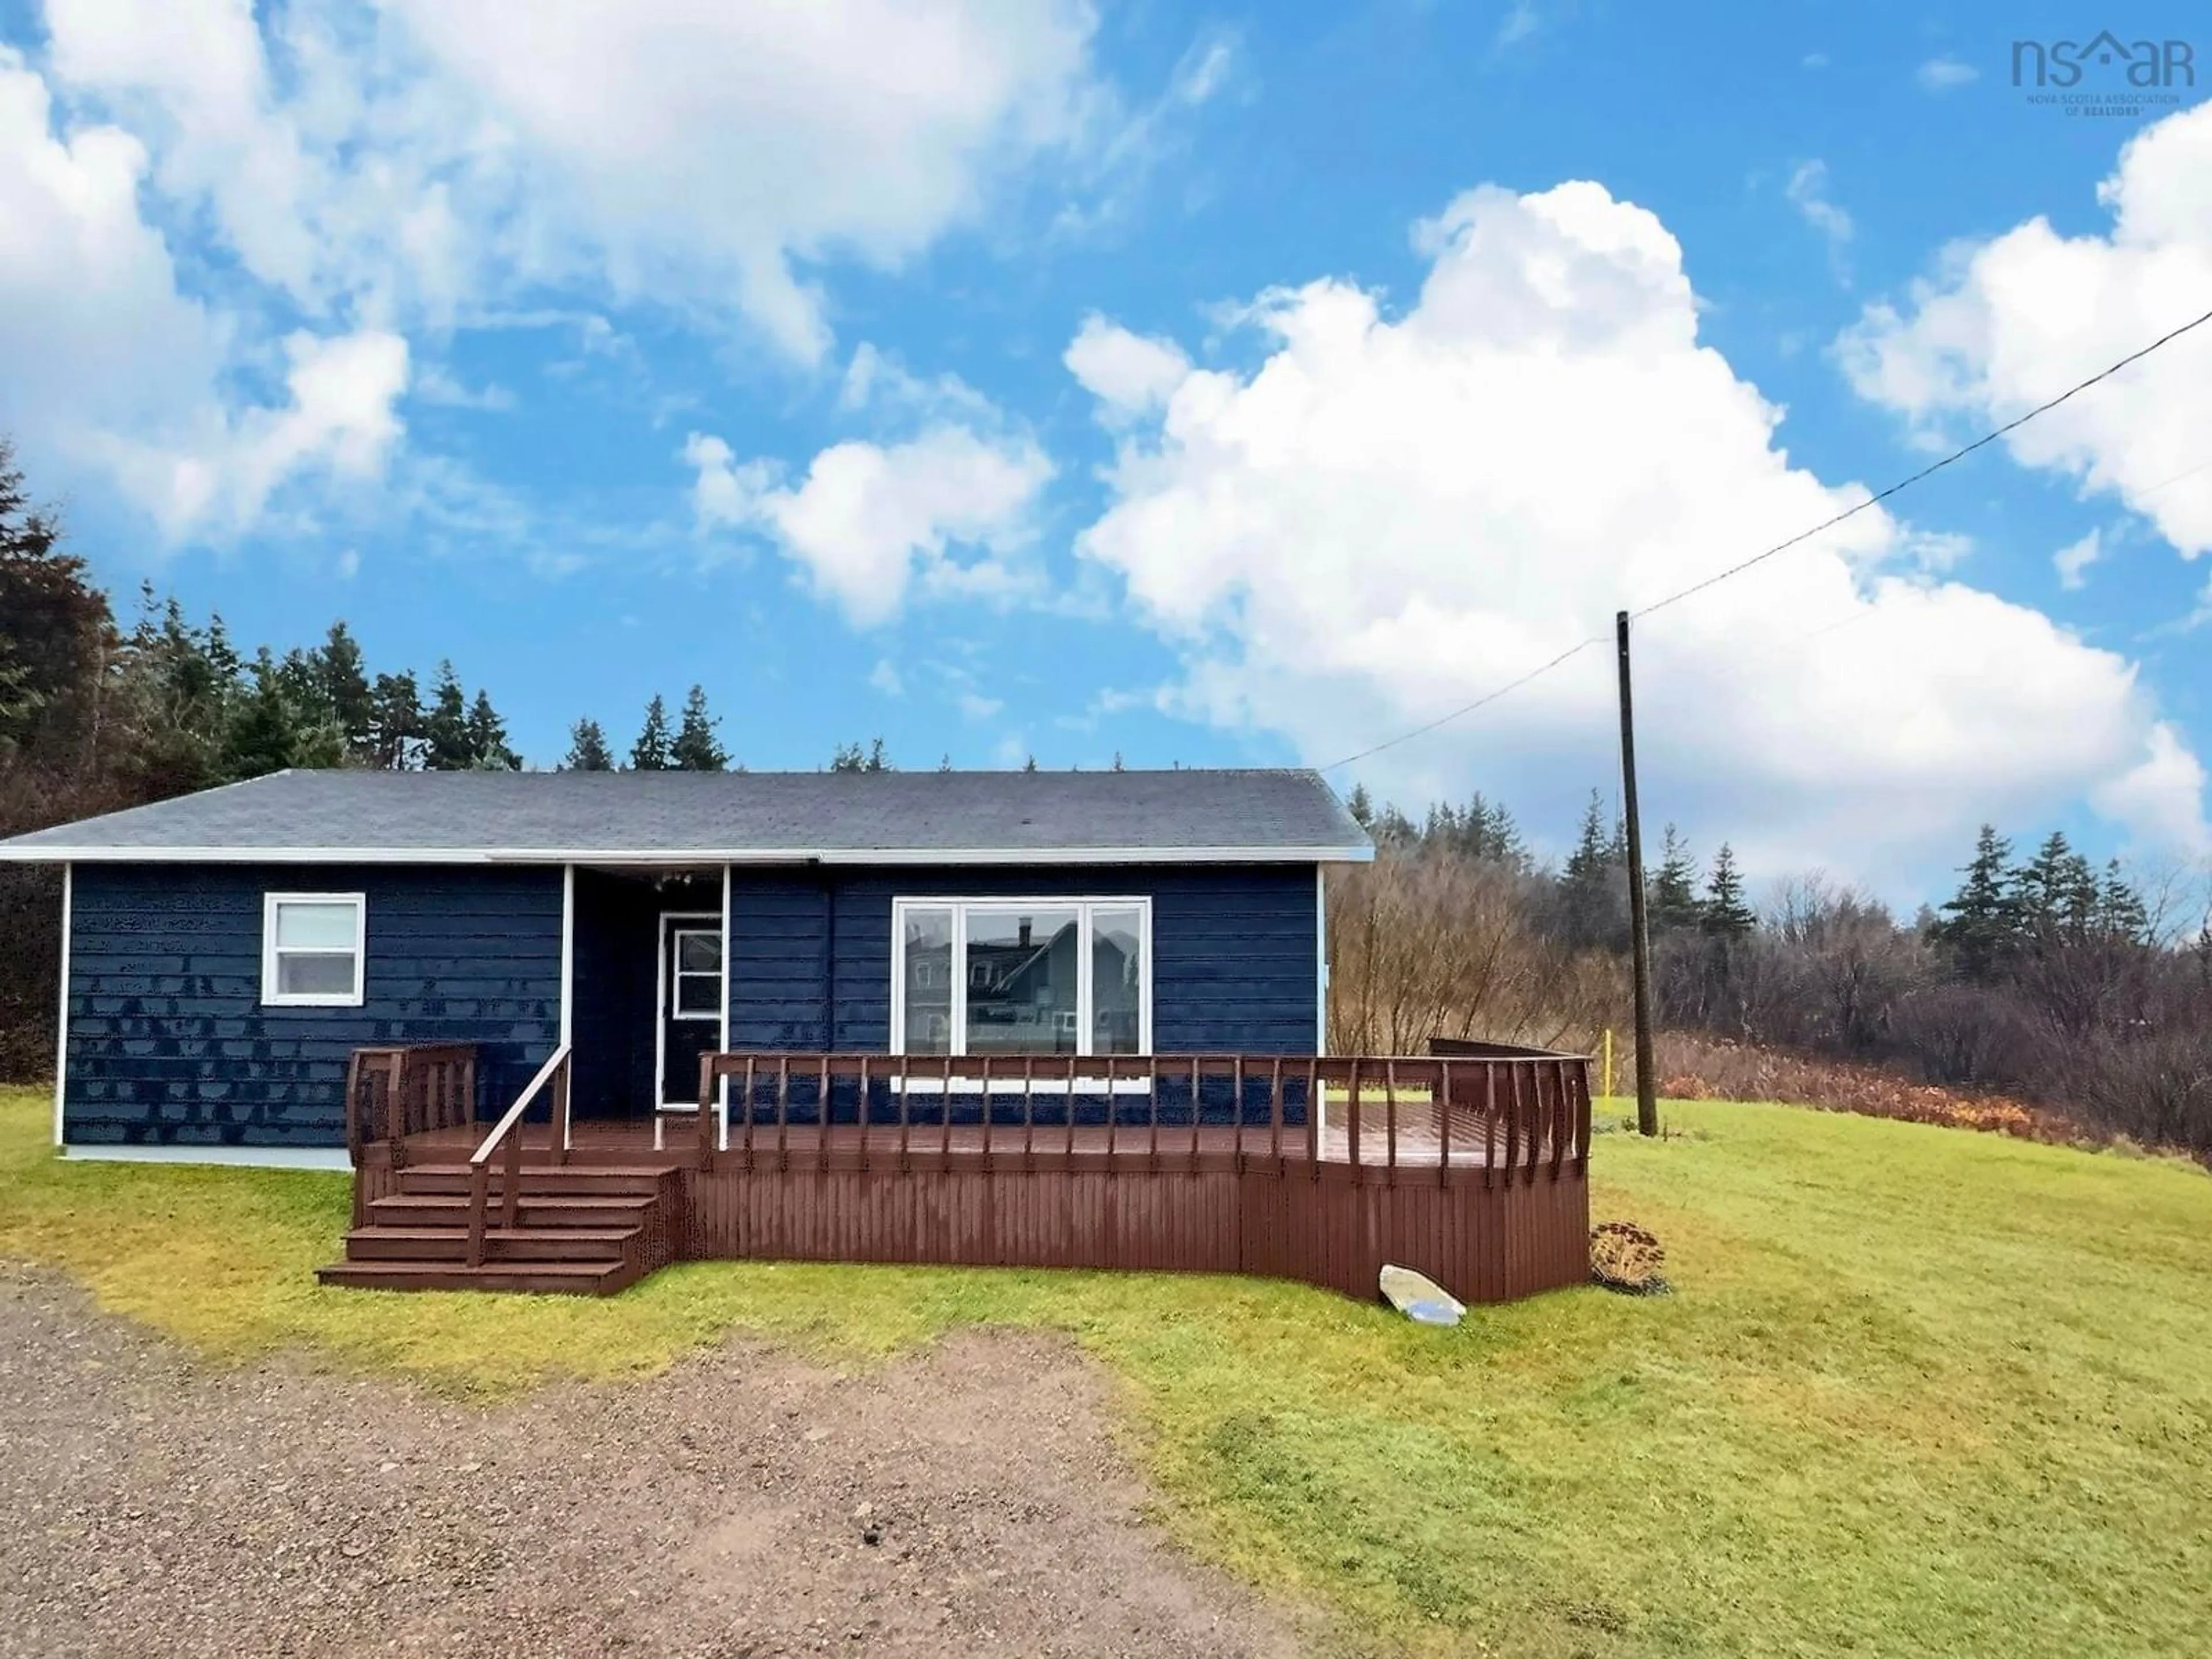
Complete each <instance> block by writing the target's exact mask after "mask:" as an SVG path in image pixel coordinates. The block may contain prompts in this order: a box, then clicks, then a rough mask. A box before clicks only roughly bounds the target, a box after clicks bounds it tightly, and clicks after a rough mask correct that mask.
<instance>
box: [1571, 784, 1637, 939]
mask: <svg viewBox="0 0 2212 1659" xmlns="http://www.w3.org/2000/svg"><path fill="white" fill-rule="evenodd" d="M1616 840H1617V836H1616V835H1609V834H1608V833H1607V829H1606V821H1605V805H1604V802H1603V800H1602V799H1601V797H1600V796H1599V794H1598V792H1597V791H1596V790H1595V789H1593V790H1591V791H1590V797H1589V805H1587V806H1585V807H1584V808H1583V821H1582V828H1581V830H1580V832H1579V833H1578V834H1577V836H1576V838H1575V847H1574V850H1573V851H1572V852H1571V853H1570V854H1567V862H1566V867H1565V869H1564V870H1563V871H1561V872H1560V875H1559V907H1560V910H1561V913H1562V920H1563V921H1564V922H1565V927H1566V932H1567V937H1568V939H1570V940H1571V942H1572V943H1574V944H1576V945H1597V946H1602V947H1604V948H1606V949H1608V950H1619V949H1620V948H1621V947H1622V946H1624V945H1626V943H1627V939H1628V893H1627V871H1626V860H1624V859H1623V858H1622V857H1621V855H1620V850H1619V848H1617V847H1616V845H1615V842H1616Z"/></svg>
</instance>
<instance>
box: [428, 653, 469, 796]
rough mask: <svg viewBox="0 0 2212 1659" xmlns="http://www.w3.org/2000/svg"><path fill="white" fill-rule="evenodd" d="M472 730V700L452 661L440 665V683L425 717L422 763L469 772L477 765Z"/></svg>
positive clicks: (434, 768)
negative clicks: (469, 700)
mask: <svg viewBox="0 0 2212 1659" xmlns="http://www.w3.org/2000/svg"><path fill="white" fill-rule="evenodd" d="M476 760H477V750H476V744H475V742H474V740H473V739H472V738H471V736H470V734H469V704H468V698H467V696H465V694H464V693H463V692H462V690H461V681H460V677H459V675H457V674H456V673H454V672H453V664H452V663H451V662H441V663H440V664H439V665H438V683H437V684H436V685H435V686H434V687H433V688H432V689H431V692H430V707H429V708H428V710H427V711H426V712H425V713H424V714H423V717H422V765H423V767H424V769H426V770H428V771H432V772H466V771H468V770H470V769H472V768H473V767H474V766H475V765H476Z"/></svg>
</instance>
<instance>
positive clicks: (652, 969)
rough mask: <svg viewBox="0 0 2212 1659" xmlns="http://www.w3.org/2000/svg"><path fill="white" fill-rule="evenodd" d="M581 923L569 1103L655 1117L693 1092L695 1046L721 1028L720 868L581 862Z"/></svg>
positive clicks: (577, 1111)
mask: <svg viewBox="0 0 2212 1659" xmlns="http://www.w3.org/2000/svg"><path fill="white" fill-rule="evenodd" d="M574 927H575V943H574V950H575V961H574V981H573V985H574V988H573V991H572V996H573V999H574V1000H573V1003H572V1006H571V1012H570V1030H569V1041H570V1042H571V1044H572V1045H573V1047H574V1060H573V1061H572V1066H573V1082H572V1085H571V1095H570V1102H571V1106H570V1109H571V1110H572V1111H573V1113H574V1115H575V1116H577V1117H578V1118H585V1119H601V1120H605V1119H634V1120H639V1121H649V1120H650V1119H651V1118H652V1116H653V1107H654V1105H655V1104H656V1103H657V1102H659V1101H661V1100H664V1099H666V1100H690V1099H696V1096H697V1091H698V1085H697V1080H696V1079H697V1076H698V1071H697V1055H698V1054H701V1053H703V1052H708V1051H710V1050H712V1049H714V1048H715V1047H717V1046H718V1044H719V1042H720V1036H721V1030H722V1011H721V1007H720V997H721V992H720V986H721V982H722V975H721V961H722V951H723V950H724V948H725V947H724V941H723V938H722V872H721V870H720V868H719V867H717V868H715V869H713V870H711V871H709V870H677V869H671V870H663V871H653V872H640V871H613V870H597V869H590V868H586V867H582V866H580V867H579V868H578V869H577V871H576V893H575V918H574ZM679 957H680V958H681V959H680V960H679V959H678V958H679ZM709 997H711V1000H712V1006H711V1007H709V1006H708V999H709ZM671 1079H672V1084H671ZM671 1086H673V1087H674V1089H675V1092H673V1093H668V1092H666V1090H667V1089H668V1088H669V1087H671Z"/></svg>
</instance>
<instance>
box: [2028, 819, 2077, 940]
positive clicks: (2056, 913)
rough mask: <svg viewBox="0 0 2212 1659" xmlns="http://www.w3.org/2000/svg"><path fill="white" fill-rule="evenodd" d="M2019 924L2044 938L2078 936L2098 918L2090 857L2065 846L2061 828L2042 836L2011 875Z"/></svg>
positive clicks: (2074, 937)
mask: <svg viewBox="0 0 2212 1659" xmlns="http://www.w3.org/2000/svg"><path fill="white" fill-rule="evenodd" d="M2013 891H2014V893H2015V897H2016V899H2017V902H2018V904H2019V908H2020V919H2021V926H2022V927H2024V928H2025V929H2027V931H2029V932H2032V933H2036V934H2039V935H2041V936H2043V937H2045V938H2050V937H2052V936H2057V937H2061V938H2064V939H2085V938H2087V936H2088V933H2089V929H2090V928H2091V927H2093V925H2094V924H2095V921H2096V919H2097V900H2098V887H2097V878H2096V874H2095V872H2093V871H2092V870H2091V869H2090V867H2089V860H2087V859H2085V858H2083V857H2082V856H2081V854H2079V853H2077V852H2075V851H2074V849H2073V848H2071V847H2069V846H2068V845H2067V842H2066V835H2065V832H2064V831H2063V830H2059V829H2054V830H2052V831H2051V834H2050V835H2049V836H2047V837H2045V841H2044V843H2043V845H2042V846H2041V847H2039V848H2037V849H2036V854H2035V856H2034V857H2033V859H2031V860H2029V861H2028V862H2027V865H2026V866H2024V867H2023V868H2021V870H2020V871H2018V872H2016V873H2015V876H2014V878H2013Z"/></svg>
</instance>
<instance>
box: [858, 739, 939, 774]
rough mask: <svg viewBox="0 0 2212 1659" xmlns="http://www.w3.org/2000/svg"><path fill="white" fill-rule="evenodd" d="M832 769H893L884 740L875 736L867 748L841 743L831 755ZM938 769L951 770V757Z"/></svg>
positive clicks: (877, 770) (864, 770) (885, 770)
mask: <svg viewBox="0 0 2212 1659" xmlns="http://www.w3.org/2000/svg"><path fill="white" fill-rule="evenodd" d="M829 769H830V770H831V771H832V772H888V771H890V769H891V763H890V761H889V760H887V759H885V758H884V740H883V739H882V738H871V739H870V740H869V743H868V746H867V747H866V749H863V748H861V747H860V744H857V743H841V744H838V745H837V752H836V754H834V755H832V756H831V757H829ZM951 769H952V767H951V761H950V758H949V757H948V759H947V762H946V763H945V765H943V766H941V767H939V771H941V772H949V771H951Z"/></svg>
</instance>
